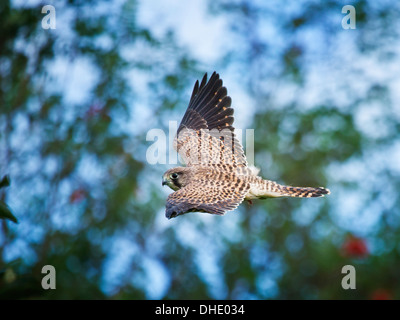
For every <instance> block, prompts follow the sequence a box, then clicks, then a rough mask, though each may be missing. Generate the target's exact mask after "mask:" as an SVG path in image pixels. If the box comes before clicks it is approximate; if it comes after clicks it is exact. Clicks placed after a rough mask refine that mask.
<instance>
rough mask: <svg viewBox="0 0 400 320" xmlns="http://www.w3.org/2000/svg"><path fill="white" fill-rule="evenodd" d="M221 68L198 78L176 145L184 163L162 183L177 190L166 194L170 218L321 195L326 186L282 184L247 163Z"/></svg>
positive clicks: (325, 192) (165, 176)
mask: <svg viewBox="0 0 400 320" xmlns="http://www.w3.org/2000/svg"><path fill="white" fill-rule="evenodd" d="M231 103H232V101H231V98H230V97H229V96H228V95H227V89H226V88H225V87H224V86H223V85H222V80H221V79H220V78H219V75H218V74H217V73H215V72H214V73H213V74H212V76H211V78H210V80H209V81H208V82H207V74H205V75H204V77H203V79H202V81H201V83H200V84H199V82H198V81H196V84H195V86H194V89H193V93H192V96H191V98H190V102H189V106H188V108H187V110H186V113H185V115H184V116H183V119H182V121H181V124H180V125H179V128H178V132H177V136H176V138H175V140H174V146H175V148H176V150H177V151H178V153H179V155H180V156H181V157H182V159H183V161H184V162H185V164H186V167H176V168H172V169H170V170H168V171H166V172H165V173H164V175H163V182H162V184H163V185H168V186H169V187H170V188H171V189H173V190H174V191H175V192H173V193H172V194H170V195H169V196H168V199H167V205H166V212H165V215H166V217H167V218H168V219H170V218H173V217H176V216H179V215H182V214H184V213H187V212H193V211H198V212H208V213H212V214H219V215H222V214H224V213H225V212H227V211H230V210H234V209H235V208H237V207H238V206H239V204H240V203H241V202H242V201H243V200H248V201H251V200H253V199H265V198H271V197H272V198H273V197H304V198H310V197H321V196H324V195H325V194H329V190H328V189H325V188H310V187H291V186H283V185H280V184H278V183H276V182H274V181H270V180H264V179H263V178H262V177H260V176H258V171H257V170H256V169H255V168H252V167H249V166H248V164H247V161H246V157H245V155H244V152H243V147H242V146H241V144H240V143H239V141H238V140H237V139H236V137H235V133H234V130H235V129H234V127H233V120H234V118H233V108H232V107H231Z"/></svg>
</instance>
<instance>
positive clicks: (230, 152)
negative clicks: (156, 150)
mask: <svg viewBox="0 0 400 320" xmlns="http://www.w3.org/2000/svg"><path fill="white" fill-rule="evenodd" d="M227 92H228V91H227V89H226V88H225V87H224V86H223V85H222V80H221V79H220V78H219V75H218V74H217V73H215V72H214V73H213V74H212V76H211V78H210V80H209V81H208V82H207V74H205V75H204V77H203V79H202V81H201V83H200V85H199V82H198V81H196V83H195V85H194V88H193V93H192V96H191V98H190V102H189V106H188V108H187V110H186V113H185V115H184V116H183V119H182V121H181V124H180V125H179V128H178V133H177V137H176V138H175V148H176V150H177V151H178V153H179V154H180V156H181V157H182V159H183V161H184V162H185V163H186V165H187V166H193V165H209V164H217V163H226V164H232V165H236V166H247V161H246V157H245V155H244V152H243V147H242V145H241V144H240V143H239V141H238V140H237V139H236V137H235V133H234V130H235V129H234V127H233V126H232V125H233V121H234V118H233V108H232V107H231V103H232V100H231V98H230V97H229V96H228V95H227Z"/></svg>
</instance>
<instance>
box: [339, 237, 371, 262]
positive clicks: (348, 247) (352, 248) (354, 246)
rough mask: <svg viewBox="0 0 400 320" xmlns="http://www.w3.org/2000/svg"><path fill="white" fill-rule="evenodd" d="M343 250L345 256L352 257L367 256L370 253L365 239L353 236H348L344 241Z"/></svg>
mask: <svg viewBox="0 0 400 320" xmlns="http://www.w3.org/2000/svg"><path fill="white" fill-rule="evenodd" d="M342 251H343V253H344V255H345V256H348V257H351V258H365V257H366V256H368V254H369V250H368V247H367V244H366V242H365V240H364V239H360V238H356V237H353V236H350V237H348V238H347V239H346V241H345V242H344V243H343V246H342Z"/></svg>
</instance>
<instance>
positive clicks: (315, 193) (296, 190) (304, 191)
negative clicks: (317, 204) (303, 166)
mask: <svg viewBox="0 0 400 320" xmlns="http://www.w3.org/2000/svg"><path fill="white" fill-rule="evenodd" d="M280 187H281V188H280V189H281V193H282V196H289V197H296V198H316V197H323V196H324V195H326V194H330V193H331V192H330V191H329V189H325V188H322V187H319V188H310V187H290V186H280Z"/></svg>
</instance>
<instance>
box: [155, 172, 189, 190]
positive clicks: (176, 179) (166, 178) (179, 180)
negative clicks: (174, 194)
mask: <svg viewBox="0 0 400 320" xmlns="http://www.w3.org/2000/svg"><path fill="white" fill-rule="evenodd" d="M189 175H190V169H188V168H185V167H176V168H172V169H169V170H168V171H166V172H165V173H164V175H163V178H162V185H163V186H164V185H167V186H168V187H170V188H171V189H172V190H174V191H177V190H179V189H180V188H182V187H184V186H186V185H187V183H188V182H189Z"/></svg>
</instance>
